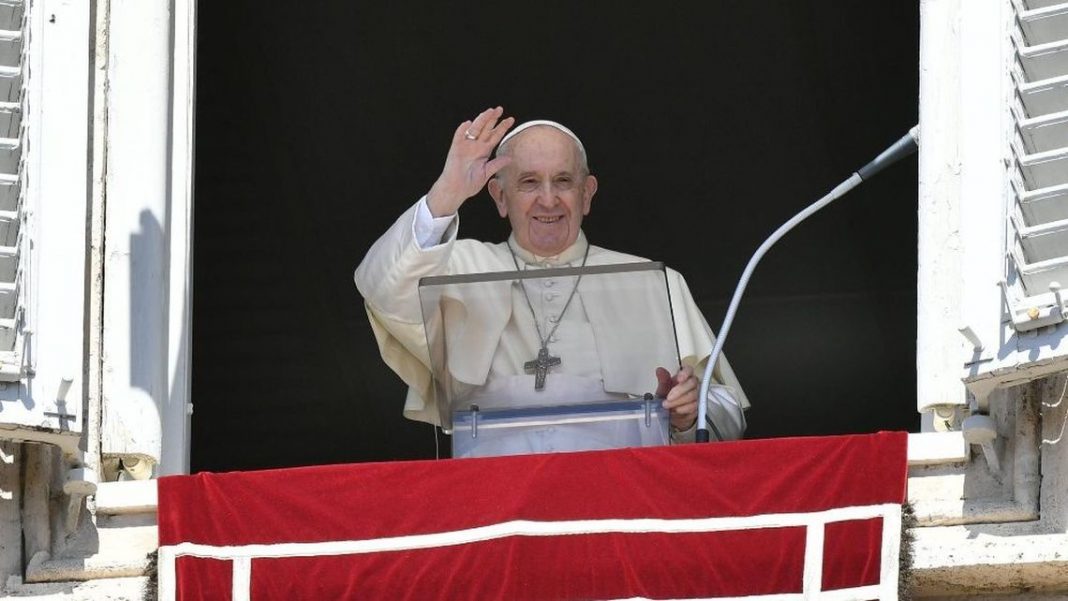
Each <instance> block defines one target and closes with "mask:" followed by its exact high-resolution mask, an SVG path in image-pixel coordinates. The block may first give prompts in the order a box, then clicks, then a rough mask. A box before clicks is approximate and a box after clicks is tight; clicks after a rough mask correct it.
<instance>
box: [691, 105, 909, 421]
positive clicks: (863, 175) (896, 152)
mask: <svg viewBox="0 0 1068 601" xmlns="http://www.w3.org/2000/svg"><path fill="white" fill-rule="evenodd" d="M918 136H919V126H918V125H917V126H916V127H913V128H912V129H910V130H909V133H908V134H906V135H905V136H904V137H902V138H901V139H900V140H898V141H897V142H895V143H894V144H893V146H891V147H890V148H887V149H886V150H884V151H883V153H882V154H880V155H879V156H877V157H875V160H873V161H872V162H870V163H868V164H867V165H865V166H864V167H862V168H861V169H860V170H859V171H857V172H856V173H854V174H853V175H852V177H850V178H849V179H847V180H846V181H844V182H842V183H841V184H838V187H836V188H835V189H834V190H831V192H830V194H827V195H826V196H824V197H823V198H821V199H819V200H817V201H816V202H814V203H812V204H811V205H809V206H808V207H807V208H805V209H804V210H803V211H801V212H800V213H798V214H797V215H794V216H793V218H792V219H790V220H789V221H787V222H786V223H784V224H782V225H781V226H779V229H777V230H775V233H773V234H772V235H771V236H768V239H767V240H765V241H764V243H763V244H761V245H760V248H758V249H757V251H756V252H755V253H753V257H752V258H751V259H749V263H748V264H747V265H746V266H745V271H744V272H742V277H741V279H740V280H738V287H737V288H735V289H734V297H733V298H731V304H730V307H728V308H727V316H726V317H724V319H723V325H722V326H720V328H719V331H718V332H717V334H718V337H717V338H716V343H715V344H714V345H713V346H712V354H711V355H709V357H708V365H706V366H705V373H704V377H703V379H702V380H701V389H700V393H701V394H700V395H699V396H698V399H699V401H698V403H697V442H708V421H707V420H708V408H707V406H706V404H707V399H708V391H709V389H710V388H711V386H712V370H713V368H714V367H715V365H716V361H718V360H719V355H720V353H721V352H722V351H723V343H724V341H726V340H727V332H729V331H730V329H731V323H732V322H733V321H734V314H735V313H736V312H737V311H738V304H739V303H740V302H741V300H742V294H743V293H744V292H745V286H746V285H747V284H748V283H749V277H750V276H751V275H753V270H754V269H756V265H757V263H759V262H760V259H762V258H763V257H764V253H766V252H768V249H769V248H771V246H772V245H773V244H775V243H776V242H778V241H779V238H782V237H783V236H784V235H785V234H786V232H788V231H790V230H792V229H793V228H794V226H796V225H797V224H799V223H801V222H802V221H804V220H805V219H808V217H809V216H810V215H812V214H813V213H815V212H816V211H818V210H820V209H822V208H823V207H825V206H827V205H829V204H831V203H832V202H834V201H835V200H837V199H838V198H839V197H841V196H844V195H845V193H846V192H849V191H850V190H852V189H853V188H855V187H856V186H857V185H858V184H860V183H861V182H863V181H865V180H868V179H870V178H871V177H872V176H873V175H875V174H876V173H879V172H880V171H882V170H883V169H885V168H887V167H889V166H890V165H892V164H894V163H896V162H897V161H899V160H900V159H903V158H905V157H907V156H909V155H910V154H912V153H914V152H916V150H917V148H918V146H917V143H918ZM739 410H741V408H740V407H739Z"/></svg>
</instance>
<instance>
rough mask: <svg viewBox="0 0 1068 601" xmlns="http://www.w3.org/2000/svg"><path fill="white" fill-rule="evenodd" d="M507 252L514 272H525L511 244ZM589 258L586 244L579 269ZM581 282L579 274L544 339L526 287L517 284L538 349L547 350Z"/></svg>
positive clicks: (588, 244) (521, 283) (588, 247)
mask: <svg viewBox="0 0 1068 601" xmlns="http://www.w3.org/2000/svg"><path fill="white" fill-rule="evenodd" d="M508 250H509V251H510V252H511V253H512V263H515V270H516V271H526V269H525V268H524V269H522V270H521V269H520V268H519V259H517V258H516V255H515V249H513V248H512V245H511V243H508ZM589 256H590V243H589V242H587V243H586V252H585V253H583V255H582V265H581V266H580V267H585V266H586V259H588V258H589ZM581 281H582V274H581V273H580V274H579V276H578V279H577V280H575V287H574V288H572V289H571V296H569V297H567V302H566V303H564V308H563V310H561V311H560V316H559V317H558V318H557V320H556V325H554V326H553V329H552V330H550V331H549V335H548V336H545V337H544V338H543V337H542V335H541V328H540V327H538V314H537V313H535V312H534V305H533V304H531V302H530V296H529V295H528V294H527V287H526V286H524V285H523V282H522V281H520V282H519V289H520V290H522V291H523V298H524V299H526V301H527V307H528V308H529V309H530V316H531V317H532V318H534V330H535V331H536V332H537V333H538V342H540V343H541V347H540V348H543V349H547V348H549V339H550V338H552V337H553V334H555V333H556V328H559V327H560V323H561V322H563V321H564V313H567V308H568V307H570V306H571V301H572V300H574V298H575V293H576V292H578V287H579V282H581Z"/></svg>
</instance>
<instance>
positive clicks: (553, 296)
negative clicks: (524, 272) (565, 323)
mask: <svg viewBox="0 0 1068 601" xmlns="http://www.w3.org/2000/svg"><path fill="white" fill-rule="evenodd" d="M556 297H557V294H556V293H555V292H546V293H545V300H547V301H552V300H556Z"/></svg>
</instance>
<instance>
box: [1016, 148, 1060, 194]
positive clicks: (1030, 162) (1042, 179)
mask: <svg viewBox="0 0 1068 601" xmlns="http://www.w3.org/2000/svg"><path fill="white" fill-rule="evenodd" d="M1020 172H1021V174H1022V175H1023V179H1024V182H1025V183H1026V184H1027V189H1028V190H1038V189H1040V188H1050V187H1053V186H1059V185H1061V184H1068V147H1065V148H1058V149H1056V150H1050V151H1047V152H1039V153H1036V154H1028V155H1024V156H1022V157H1020Z"/></svg>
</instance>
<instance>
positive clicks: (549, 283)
mask: <svg viewBox="0 0 1068 601" xmlns="http://www.w3.org/2000/svg"><path fill="white" fill-rule="evenodd" d="M542 285H543V286H545V287H546V288H552V287H553V286H554V285H556V280H545V281H543V282H542Z"/></svg>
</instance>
